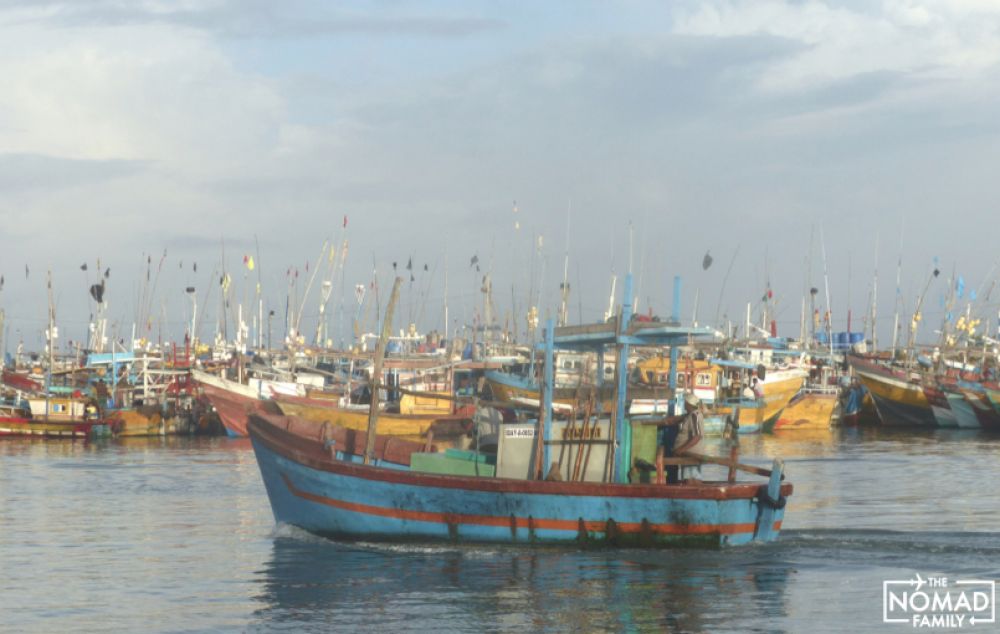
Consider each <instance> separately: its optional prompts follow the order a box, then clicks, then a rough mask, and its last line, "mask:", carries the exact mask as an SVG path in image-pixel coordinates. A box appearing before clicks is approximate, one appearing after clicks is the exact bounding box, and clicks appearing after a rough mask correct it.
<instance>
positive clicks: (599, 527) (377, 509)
mask: <svg viewBox="0 0 1000 634" xmlns="http://www.w3.org/2000/svg"><path fill="white" fill-rule="evenodd" d="M281 479H282V480H284V482H285V486H287V487H288V490H289V491H291V493H292V494H293V495H295V496H296V497H299V498H302V499H304V500H309V501H310V502H315V503H317V504H324V505H326V506H331V507H333V508H337V509H341V510H344V511H351V512H353V513H364V514H365V515H375V516H378V517H388V518H391V519H397V520H411V521H417V522H433V523H437V524H476V525H478V526H497V527H505V528H509V527H511V525H512V524H513V526H514V527H516V528H523V529H533V530H539V529H541V530H561V531H578V530H579V529H580V522H579V520H557V519H536V518H531V519H528V518H524V517H515V518H514V519H513V522H512V521H511V518H510V517H504V516H496V515H471V514H467V513H431V512H428V511H412V510H407V509H391V508H386V507H384V506H374V505H371V504H358V503H356V502H345V501H344V500H335V499H333V498H328V497H325V496H322V495H317V494H315V493H309V492H307V491H303V490H302V489H299V488H297V487H296V486H295V485H294V484H292V482H291V480H289V478H288V476H287V475H285V474H284V473H282V474H281ZM583 526H584V529H585V530H587V531H588V532H597V533H603V532H605V531H606V530H607V523H606V522H602V521H584V522H583ZM615 527H616V529H617V530H618V531H620V532H623V533H640V532H642V530H643V527H642V524H641V523H639V522H623V523H619V524H616V525H615ZM755 529H756V525H755V524H720V525H715V524H688V525H684V524H650V525H649V530H650V531H652V532H653V533H659V534H662V535H714V534H719V535H735V534H737V533H753V532H754V530H755ZM774 530H776V531H780V530H781V521H777V522H775V523H774Z"/></svg>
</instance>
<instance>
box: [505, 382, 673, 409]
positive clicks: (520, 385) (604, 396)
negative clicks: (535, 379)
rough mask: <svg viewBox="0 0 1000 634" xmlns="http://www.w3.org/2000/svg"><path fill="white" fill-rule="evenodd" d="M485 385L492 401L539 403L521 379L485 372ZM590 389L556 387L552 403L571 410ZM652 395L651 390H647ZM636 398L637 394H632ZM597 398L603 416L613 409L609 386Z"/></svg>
mask: <svg viewBox="0 0 1000 634" xmlns="http://www.w3.org/2000/svg"><path fill="white" fill-rule="evenodd" d="M486 383H487V384H488V385H489V386H490V391H491V392H492V394H493V398H494V400H497V401H507V402H511V403H517V402H521V403H538V402H540V400H539V399H540V395H539V394H540V392H539V389H538V387H537V385H535V384H533V383H531V382H529V381H526V380H525V379H523V378H522V377H518V376H513V375H510V374H506V373H503V372H487V373H486ZM590 389H591V388H589V387H584V388H580V389H577V388H573V387H556V389H555V390H554V391H553V394H552V402H553V403H554V404H555V405H556V406H563V407H568V408H573V407H576V406H577V403H578V401H579V398H578V397H579V396H585V395H586V394H587V393H588V391H589V390H590ZM660 391H662V390H660ZM649 392H650V393H652V390H649ZM633 394H634V395H635V396H636V397H640V396H641V395H639V394H638V393H635V392H633ZM599 397H600V399H601V405H602V407H601V411H602V413H604V414H608V413H610V412H611V409H612V407H614V396H613V390H612V387H611V386H610V385H608V386H605V387H603V388H601V390H600V393H599Z"/></svg>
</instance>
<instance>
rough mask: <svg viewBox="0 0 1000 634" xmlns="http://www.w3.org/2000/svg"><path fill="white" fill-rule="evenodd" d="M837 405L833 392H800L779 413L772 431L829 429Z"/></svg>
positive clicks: (837, 399)
mask: <svg viewBox="0 0 1000 634" xmlns="http://www.w3.org/2000/svg"><path fill="white" fill-rule="evenodd" d="M839 404H840V400H839V398H838V395H837V394H836V393H835V392H800V393H799V394H797V395H796V396H795V398H793V399H792V401H791V402H790V403H789V404H788V406H787V407H785V409H784V410H783V411H782V412H781V416H779V417H778V420H777V422H775V424H774V430H775V431H778V430H779V429H788V430H792V429H801V430H806V429H829V428H830V426H831V425H832V424H833V421H834V419H835V414H836V412H837V406H838V405H839Z"/></svg>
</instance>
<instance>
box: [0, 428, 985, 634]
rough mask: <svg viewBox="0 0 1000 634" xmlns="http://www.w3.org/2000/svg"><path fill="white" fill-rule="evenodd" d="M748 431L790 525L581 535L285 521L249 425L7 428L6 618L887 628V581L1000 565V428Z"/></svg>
mask: <svg viewBox="0 0 1000 634" xmlns="http://www.w3.org/2000/svg"><path fill="white" fill-rule="evenodd" d="M742 444H743V447H742V449H743V452H744V453H743V457H744V460H746V461H748V462H755V463H757V464H761V465H764V464H768V462H767V459H766V458H765V457H767V456H775V455H781V456H783V457H784V458H785V460H786V469H787V472H788V474H789V479H790V480H791V481H792V482H794V484H795V487H796V490H795V494H794V496H793V497H792V498H791V500H790V502H789V506H788V510H787V516H786V520H785V530H784V531H783V533H782V535H781V537H780V539H779V541H778V542H777V543H775V544H770V545H766V546H753V547H749V548H742V549H731V550H723V551H698V550H669V551H641V550H587V551H580V550H575V549H557V548H532V547H453V546H398V547H393V546H385V545H376V544H364V543H360V544H358V543H353V544H348V543H336V542H331V541H327V540H324V539H320V538H316V537H313V536H310V535H308V534H306V533H303V532H302V531H299V530H297V529H294V528H291V527H286V526H279V527H276V526H275V525H274V520H273V518H272V515H271V511H270V507H269V506H268V502H267V496H266V494H265V492H264V487H263V484H262V482H261V480H260V474H259V472H258V470H257V465H256V462H255V460H254V456H253V451H252V449H251V448H250V445H249V442H248V441H246V440H231V439H225V438H213V439H205V438H191V439H180V438H178V439H150V440H145V439H143V440H128V441H123V442H116V441H108V442H101V443H88V444H85V443H83V442H72V441H55V442H52V441H49V442H44V441H24V440H10V439H8V440H3V441H0V630H3V631H10V632H140V631H161V632H199V631H250V632H269V631H288V632H328V631H357V630H360V629H362V628H364V629H365V630H370V629H375V628H379V629H385V630H386V631H388V630H390V629H391V630H399V631H427V630H435V631H439V632H446V631H476V632H484V631H486V632H489V631H566V630H576V631H591V632H600V631H623V630H625V631H651V632H658V631H710V632H748V631H760V632H780V631H789V632H817V631H831V632H841V631H865V632H869V631H887V632H891V631H904V630H911V629H912V628H911V627H909V626H899V625H883V624H882V622H881V616H882V597H881V590H882V582H883V580H886V579H908V578H911V577H912V576H913V573H915V572H919V573H920V574H922V575H924V576H927V575H941V576H947V577H949V578H952V579H954V578H986V579H1000V539H998V537H1000V495H998V494H997V485H996V482H997V476H998V475H1000V437H997V436H992V437H991V436H986V435H983V434H980V433H963V432H957V431H953V432H944V431H941V432H933V433H917V432H909V431H907V432H887V431H880V430H861V431H858V430H837V431H833V432H829V433H825V432H824V433H820V434H815V433H809V434H808V435H807V434H803V433H799V434H791V435H787V436H762V437H757V438H752V437H751V438H744V439H743V441H742ZM717 451H718V453H720V454H721V453H722V450H721V448H720V449H717ZM706 476H708V474H706ZM989 627H990V626H982V627H979V626H977V627H976V628H973V629H972V630H968V631H991V630H989V629H988V628H989ZM967 629H968V628H967Z"/></svg>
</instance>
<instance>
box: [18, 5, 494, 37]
mask: <svg viewBox="0 0 1000 634" xmlns="http://www.w3.org/2000/svg"><path fill="white" fill-rule="evenodd" d="M6 4H7V5H8V6H12V7H14V8H20V9H22V10H24V11H25V12H24V14H22V15H21V16H20V18H19V21H20V22H21V23H24V24H30V23H45V24H50V25H55V26H62V27H93V26H101V27H104V26H113V27H124V26H137V25H139V26H141V25H169V26H175V27H182V28H188V29H196V30H203V31H210V32H213V33H217V34H221V35H224V36H227V37H253V38H300V37H307V38H315V37H323V36H336V35H351V34H355V35H369V36H413V37H424V38H464V37H470V36H474V35H477V34H480V33H483V32H487V31H493V30H497V29H502V28H504V26H505V23H504V22H503V21H502V20H499V19H495V18H481V17H464V16H450V15H427V14H426V9H425V8H422V7H419V6H417V7H416V8H417V9H418V10H420V11H421V13H418V14H406V13H396V12H394V11H391V10H383V11H381V12H378V13H367V12H366V13H362V12H357V11H351V10H349V9H343V8H341V9H339V10H331V8H330V6H327V5H324V4H323V3H308V2H292V3H282V4H281V5H279V4H276V3H273V2H267V1H262V0H205V1H201V2H197V1H192V2H161V1H155V0H150V1H146V2H121V1H119V0H89V1H87V0H72V1H65V0H62V1H60V0H56V1H48V2H44V1H40V2H34V1H32V2H19V1H16V0H15V1H14V2H8V3H6ZM2 6H3V5H2V4H0V8H2Z"/></svg>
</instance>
